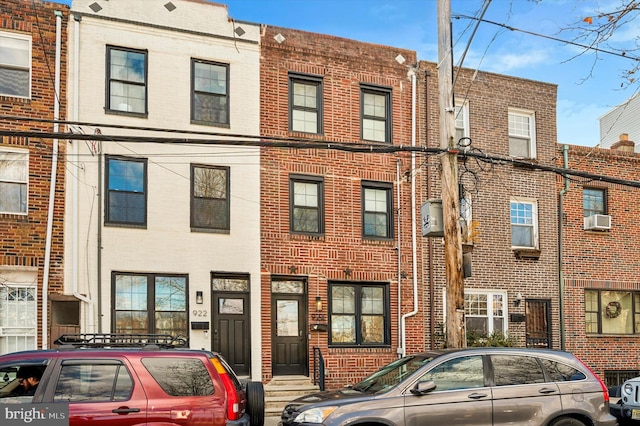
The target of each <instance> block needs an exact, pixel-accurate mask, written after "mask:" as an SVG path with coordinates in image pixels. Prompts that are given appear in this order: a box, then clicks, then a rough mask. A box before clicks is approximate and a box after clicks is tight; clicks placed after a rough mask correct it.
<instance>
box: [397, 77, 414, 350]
mask: <svg viewBox="0 0 640 426" xmlns="http://www.w3.org/2000/svg"><path fill="white" fill-rule="evenodd" d="M416 71H417V66H416V67H414V68H412V69H411V70H410V71H409V75H410V76H411V146H412V147H415V146H416ZM415 168H416V153H415V151H411V170H410V172H411V263H412V271H411V274H412V279H413V310H412V311H411V312H407V313H406V314H404V315H403V316H402V321H401V324H402V356H404V355H406V352H407V332H406V330H405V324H406V319H407V318H409V317H412V316H414V315H415V314H417V313H418V265H417V263H418V253H417V245H418V243H417V237H416V234H417V229H416V174H415V173H414V170H415ZM398 308H399V306H398Z"/></svg>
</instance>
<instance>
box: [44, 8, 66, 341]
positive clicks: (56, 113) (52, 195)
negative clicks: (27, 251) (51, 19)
mask: <svg viewBox="0 0 640 426" xmlns="http://www.w3.org/2000/svg"><path fill="white" fill-rule="evenodd" d="M54 14H55V16H56V58H55V71H54V73H55V76H54V83H53V96H54V100H53V120H54V122H53V133H58V131H59V129H60V124H59V123H58V120H59V119H60V51H61V44H62V43H61V32H62V12H60V11H59V10H56V11H55V12H54ZM57 171H58V138H54V139H53V152H52V156H51V184H50V186H49V210H48V211H47V237H46V242H45V249H44V271H43V272H42V349H47V347H48V346H49V341H48V340H49V271H50V269H51V238H52V234H53V211H54V205H55V200H56V179H57Z"/></svg>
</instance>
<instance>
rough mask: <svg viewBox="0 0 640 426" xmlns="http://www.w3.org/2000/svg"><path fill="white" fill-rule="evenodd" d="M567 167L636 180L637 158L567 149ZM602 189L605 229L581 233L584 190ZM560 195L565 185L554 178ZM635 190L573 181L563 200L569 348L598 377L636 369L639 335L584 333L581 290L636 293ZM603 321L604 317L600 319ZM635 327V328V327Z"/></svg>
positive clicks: (639, 233) (639, 266) (638, 231)
mask: <svg viewBox="0 0 640 426" xmlns="http://www.w3.org/2000/svg"><path fill="white" fill-rule="evenodd" d="M567 154H568V168H569V169H571V170H579V171H582V172H585V173H590V174H593V175H601V176H609V177H615V178H617V179H621V180H627V181H635V182H637V181H638V176H640V155H638V154H633V153H625V152H616V151H611V150H607V149H601V148H589V147H582V146H573V145H569V146H568V151H567ZM556 155H557V158H558V160H557V165H558V167H564V166H563V146H562V145H560V146H559V147H558V149H557V154H556ZM585 186H586V187H597V188H605V189H606V193H607V207H608V211H607V213H608V214H609V215H611V229H610V230H609V231H602V232H601V231H585V230H584V214H583V192H582V190H583V188H584V187H585ZM557 187H558V191H560V190H561V189H564V181H563V179H561V178H558V180H557ZM638 194H640V189H639V188H634V187H631V186H626V185H623V184H618V183H606V182H601V181H598V180H593V179H587V178H580V177H573V178H572V179H571V180H569V182H568V191H567V192H566V194H565V195H564V197H563V203H562V204H563V216H562V235H563V256H562V258H563V262H562V267H563V271H562V272H563V277H564V306H565V310H564V312H565V329H566V344H567V349H568V350H570V351H572V352H574V353H575V354H576V355H578V356H579V357H580V358H581V359H582V360H583V361H584V362H585V363H587V364H588V365H589V366H591V367H592V368H593V369H594V371H596V373H598V374H599V375H600V376H601V377H604V372H605V370H640V359H639V357H638V356H637V355H635V354H636V353H637V348H638V344H639V343H640V335H594V334H589V335H587V334H586V331H585V330H586V329H585V297H584V292H585V289H605V290H614V291H615V290H622V291H638V290H640V279H639V278H638V277H639V276H640V259H639V258H638V253H639V252H640V226H639V225H638V217H640V205H639V204H638V203H637V202H636V199H637V198H638ZM603 321H606V318H605V319H603ZM636 327H637V326H636Z"/></svg>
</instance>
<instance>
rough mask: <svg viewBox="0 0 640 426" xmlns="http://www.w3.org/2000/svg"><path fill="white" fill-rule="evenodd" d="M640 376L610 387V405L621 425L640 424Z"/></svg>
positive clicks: (612, 412)
mask: <svg viewBox="0 0 640 426" xmlns="http://www.w3.org/2000/svg"><path fill="white" fill-rule="evenodd" d="M638 392H640V377H634V378H632V379H629V380H626V381H625V382H624V383H622V385H621V386H615V387H613V388H611V389H609V395H610V397H611V398H612V404H611V405H610V409H611V414H613V415H614V416H615V417H616V418H617V419H618V423H619V424H620V425H634V424H636V425H640V394H638Z"/></svg>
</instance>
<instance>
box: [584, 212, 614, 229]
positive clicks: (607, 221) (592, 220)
mask: <svg viewBox="0 0 640 426" xmlns="http://www.w3.org/2000/svg"><path fill="white" fill-rule="evenodd" d="M584 229H585V230H592V231H605V230H607V229H611V216H609V215H608V214H593V215H591V216H587V217H585V218H584Z"/></svg>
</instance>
